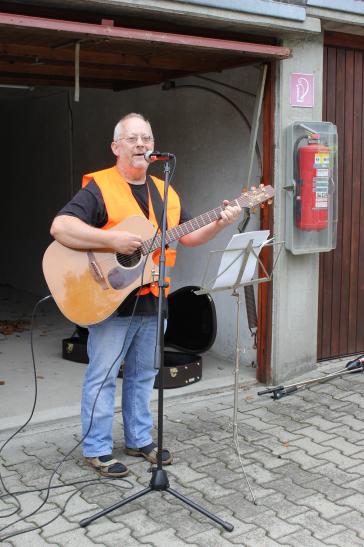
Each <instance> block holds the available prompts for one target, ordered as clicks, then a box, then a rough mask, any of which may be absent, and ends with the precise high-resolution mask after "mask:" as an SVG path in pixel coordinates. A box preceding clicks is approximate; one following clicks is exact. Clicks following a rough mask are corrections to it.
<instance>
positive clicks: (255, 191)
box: [238, 184, 274, 212]
mask: <svg viewBox="0 0 364 547" xmlns="http://www.w3.org/2000/svg"><path fill="white" fill-rule="evenodd" d="M273 196H274V188H272V186H270V185H266V186H265V185H264V184H259V186H258V187H256V186H251V188H250V189H249V190H245V191H244V190H243V193H242V194H241V196H240V198H239V199H238V201H239V204H240V206H241V207H249V208H250V209H253V212H254V208H256V206H257V205H259V206H260V207H264V206H265V205H266V204H268V205H270V204H271V203H272V198H273Z"/></svg>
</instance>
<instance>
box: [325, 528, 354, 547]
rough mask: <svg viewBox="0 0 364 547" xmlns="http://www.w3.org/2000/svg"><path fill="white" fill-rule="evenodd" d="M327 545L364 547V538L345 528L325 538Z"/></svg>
mask: <svg viewBox="0 0 364 547" xmlns="http://www.w3.org/2000/svg"><path fill="white" fill-rule="evenodd" d="M324 543H325V545H337V547H344V546H345V547H363V540H362V539H360V538H358V536H357V535H356V534H355V533H354V532H352V531H351V530H345V531H344V532H340V533H339V534H334V535H333V536H330V537H329V538H327V539H325V540H324Z"/></svg>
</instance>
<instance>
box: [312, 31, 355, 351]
mask: <svg viewBox="0 0 364 547" xmlns="http://www.w3.org/2000/svg"><path fill="white" fill-rule="evenodd" d="M363 97H364V38H363V37H355V36H350V35H337V34H331V33H330V34H328V35H327V36H326V39H325V48H324V94H323V120H326V121H330V122H333V123H334V124H335V125H337V129H338V153H339V156H338V161H339V177H338V178H339V182H338V201H339V204H338V225H337V247H336V249H335V250H334V251H332V252H330V253H322V254H321V255H320V286H319V320H318V346H317V347H318V356H317V357H318V359H321V360H322V359H329V358H334V357H339V356H344V355H350V354H355V353H364V121H363V118H364V99H363Z"/></svg>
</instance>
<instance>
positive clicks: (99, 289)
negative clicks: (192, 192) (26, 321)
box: [43, 185, 274, 325]
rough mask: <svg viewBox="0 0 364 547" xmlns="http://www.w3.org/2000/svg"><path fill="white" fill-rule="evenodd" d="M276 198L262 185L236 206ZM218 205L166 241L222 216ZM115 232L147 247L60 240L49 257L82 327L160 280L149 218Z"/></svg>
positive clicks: (59, 297)
mask: <svg viewBox="0 0 364 547" xmlns="http://www.w3.org/2000/svg"><path fill="white" fill-rule="evenodd" d="M273 195H274V189H273V188H272V187H271V186H264V185H260V186H259V187H258V188H251V189H250V190H249V191H246V192H244V193H243V194H241V196H240V197H238V198H237V199H235V200H233V201H231V202H230V204H231V205H236V203H239V205H240V206H241V207H242V208H243V207H249V208H254V207H255V206H257V205H259V204H262V203H264V202H266V201H268V200H270V199H271V198H272V197H273ZM222 211H223V207H217V208H216V209H213V210H211V211H208V212H207V213H204V214H202V215H200V216H197V217H195V218H193V219H191V220H188V221H187V222H184V223H183V224H180V225H178V226H176V227H175V228H171V229H169V230H167V233H166V243H167V244H168V243H171V242H172V241H176V240H177V239H179V238H180V237H182V236H184V235H187V234H189V233H191V232H194V231H195V230H198V229H199V228H202V227H203V226H206V225H207V224H210V223H212V222H214V221H215V220H218V219H219V218H220V215H221V212H222ZM111 230H124V231H127V232H131V233H134V234H139V235H140V236H141V238H142V239H143V243H142V245H141V247H140V248H139V249H138V251H136V252H134V253H133V254H132V255H125V254H122V253H119V252H116V251H113V250H112V249H98V250H97V251H96V250H87V249H85V250H78V249H71V248H69V247H65V246H64V245H62V244H61V243H58V242H57V241H54V242H53V243H51V245H49V247H48V248H47V250H46V251H45V253H44V257H43V272H44V277H45V279H46V281H47V284H48V287H49V290H50V291H51V293H52V295H53V298H54V300H55V302H56V304H57V305H58V307H59V309H60V310H61V312H62V313H63V315H65V317H67V318H68V319H69V320H70V321H72V322H73V323H76V324H77V325H92V324H95V323H99V322H100V321H103V320H104V319H106V318H107V317H109V316H110V315H111V314H112V313H113V312H114V311H115V310H116V309H117V308H118V306H120V304H121V303H122V302H123V301H124V300H125V298H126V297H127V296H128V295H129V294H130V293H131V292H132V291H133V290H134V289H136V288H137V287H140V286H142V285H148V284H149V283H152V282H157V281H158V263H156V262H157V261H156V260H153V254H154V253H155V251H156V250H157V249H158V248H159V247H160V244H161V236H160V235H159V234H157V235H156V233H155V232H156V230H155V227H154V226H153V224H152V223H151V222H149V220H147V219H146V218H145V217H139V216H132V217H129V218H128V219H126V220H124V221H122V222H120V223H119V224H117V225H116V226H114V227H113V228H111Z"/></svg>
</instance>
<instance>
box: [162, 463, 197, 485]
mask: <svg viewBox="0 0 364 547" xmlns="http://www.w3.org/2000/svg"><path fill="white" fill-rule="evenodd" d="M203 471H205V469H204V468H203ZM168 472H169V473H170V474H171V475H173V476H174V477H177V478H178V480H179V482H181V483H185V484H188V483H189V482H195V481H198V480H200V479H202V478H204V477H206V473H205V472H203V473H201V472H197V471H194V470H193V469H191V467H189V466H188V465H187V464H186V463H178V464H177V465H173V466H171V467H170V469H168Z"/></svg>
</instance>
